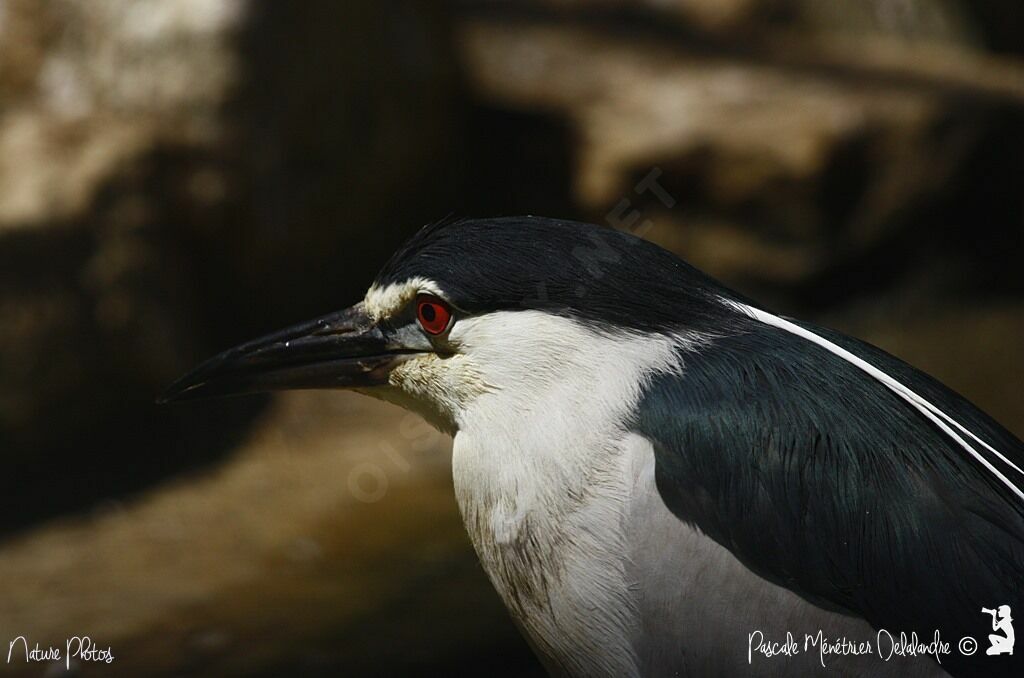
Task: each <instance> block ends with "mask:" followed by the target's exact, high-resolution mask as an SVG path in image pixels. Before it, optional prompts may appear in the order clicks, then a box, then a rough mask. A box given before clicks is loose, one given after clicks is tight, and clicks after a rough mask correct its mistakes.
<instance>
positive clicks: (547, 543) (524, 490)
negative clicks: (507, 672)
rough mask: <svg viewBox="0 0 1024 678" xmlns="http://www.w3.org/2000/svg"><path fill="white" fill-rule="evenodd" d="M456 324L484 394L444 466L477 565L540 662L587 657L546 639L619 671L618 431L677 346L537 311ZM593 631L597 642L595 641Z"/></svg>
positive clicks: (623, 605)
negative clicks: (588, 613)
mask: <svg viewBox="0 0 1024 678" xmlns="http://www.w3.org/2000/svg"><path fill="white" fill-rule="evenodd" d="M462 324H463V325H466V326H467V327H463V328H462V332H463V335H462V339H463V341H465V342H466V344H465V350H466V351H467V355H468V356H471V358H472V359H473V362H474V365H475V366H476V367H477V369H479V371H480V377H481V378H482V379H483V380H484V381H485V382H486V383H487V384H488V385H489V388H488V390H486V391H485V392H482V393H480V394H478V395H477V396H476V397H475V398H473V399H472V400H471V401H470V402H469V403H468V404H467V405H466V407H465V408H464V409H463V410H462V411H461V412H460V413H459V416H458V432H457V433H456V436H455V445H454V449H453V459H452V472H453V476H454V484H455V493H456V498H457V500H458V503H459V507H460V509H461V511H462V515H463V519H464V521H465V523H466V528H467V531H468V532H469V535H470V538H471V540H472V541H473V544H474V546H475V547H476V550H477V553H478V554H479V556H480V559H481V562H482V564H483V566H484V568H485V569H486V570H487V572H488V574H489V575H490V577H491V580H492V581H493V583H494V585H495V587H496V588H497V590H498V592H499V593H500V594H501V596H502V597H503V598H504V600H505V603H506V604H507V605H508V607H509V609H510V610H511V611H512V614H513V616H515V617H516V618H517V619H518V620H519V621H520V623H521V624H523V626H524V627H525V629H526V631H527V633H529V634H530V636H531V637H532V638H533V640H534V642H535V643H536V644H537V645H538V646H539V649H540V650H541V651H542V653H543V654H545V655H546V656H549V657H550V656H563V657H564V656H571V657H583V656H587V655H588V653H587V652H582V653H581V652H579V651H576V652H572V651H568V650H569V648H567V647H566V648H560V647H556V646H555V645H557V644H567V643H568V644H576V645H577V650H578V649H579V648H580V647H585V646H587V645H589V644H592V643H594V642H595V641H597V642H600V643H602V644H611V645H613V646H618V645H621V647H619V648H618V650H619V651H618V652H611V653H609V652H600V653H598V652H596V650H598V649H600V648H594V649H595V652H594V653H593V654H592V656H594V657H596V656H599V655H600V656H604V657H608V656H619V657H621V660H622V662H623V664H622V666H621V667H612V668H620V669H622V672H627V669H628V667H630V666H634V665H635V658H634V657H632V656H631V653H632V649H631V646H629V644H628V641H627V639H628V638H629V636H630V633H631V629H632V628H635V623H634V622H635V619H634V617H633V615H634V613H635V612H636V610H635V601H633V599H632V598H631V597H630V596H629V595H628V592H629V590H630V586H629V584H628V582H627V580H626V571H625V565H626V564H625V562H624V554H625V553H626V547H625V536H626V535H625V534H624V530H625V528H624V524H623V518H624V515H625V510H626V508H627V502H628V500H629V497H630V493H631V489H632V488H631V483H632V482H633V481H632V477H633V473H632V472H631V470H630V469H629V468H628V467H629V465H630V464H631V463H632V457H631V455H629V454H627V449H626V448H627V446H628V445H629V444H630V443H629V440H630V437H629V435H628V434H627V431H626V423H627V419H628V417H629V416H630V415H631V413H632V412H633V409H634V406H635V405H636V403H637V401H638V399H639V398H640V396H641V393H642V390H643V387H644V385H645V384H646V383H647V381H648V380H649V379H650V378H651V377H652V376H654V375H656V374H658V373H663V372H671V371H677V370H679V369H681V361H680V350H679V349H680V347H681V344H682V343H683V342H681V341H680V340H679V339H677V338H670V337H667V336H640V335H624V334H619V335H608V334H602V333H599V332H596V331H594V330H591V329H588V328H586V327H584V326H582V325H581V324H579V323H577V322H575V321H572V320H569V319H566V318H560V317H556V316H552V315H549V314H545V313H541V312H538V311H516V312H508V313H498V314H490V315H488V316H486V317H482V318H480V319H479V322H476V321H474V320H473V319H470V320H468V321H465V322H463V323H462ZM581 598H582V599H583V600H584V601H585V604H582V605H581V604H580V602H581V601H580V599H581ZM574 601H575V602H574ZM587 609H590V610H602V613H601V614H602V615H607V616H608V618H607V619H606V620H604V621H603V622H600V623H598V624H596V626H595V619H593V618H592V617H591V618H587V619H582V618H578V615H579V614H580V611H581V610H587ZM595 627H596V628H599V629H600V628H604V629H606V633H605V634H600V635H598V636H595V634H594V629H595ZM601 635H603V636H604V637H603V638H601V637H600V636H601ZM566 668H571V669H572V670H573V672H574V673H581V674H583V675H587V674H590V673H593V671H592V670H591V669H594V670H596V667H588V666H577V667H566ZM608 668H609V667H607V666H605V667H604V669H608ZM615 672H616V673H620V672H618V671H615Z"/></svg>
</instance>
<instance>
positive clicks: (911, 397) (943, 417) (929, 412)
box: [725, 300, 1024, 499]
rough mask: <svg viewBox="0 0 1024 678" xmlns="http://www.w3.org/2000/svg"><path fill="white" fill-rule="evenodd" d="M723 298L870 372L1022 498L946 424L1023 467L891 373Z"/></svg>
mask: <svg viewBox="0 0 1024 678" xmlns="http://www.w3.org/2000/svg"><path fill="white" fill-rule="evenodd" d="M725 301H726V303H729V304H731V305H732V306H733V307H734V308H736V309H738V310H740V311H742V312H744V313H746V314H747V315H749V316H750V317H752V318H754V319H756V320H759V321H761V322H763V323H765V324H766V325H771V326H773V327H778V328H779V329H782V330H785V331H786V332H790V333H791V334H795V335H797V336H798V337H802V338H804V339H806V340H807V341H810V342H812V343H814V344H817V345H818V346H821V347H822V348H824V349H825V350H826V351H828V352H829V353H832V354H834V355H837V356H839V357H840V358H842V359H843V360H845V361H847V362H849V363H850V364H852V365H854V366H856V367H857V368H859V369H861V370H863V371H864V372H866V373H867V374H869V375H871V376H872V377H874V378H875V379H877V380H878V381H879V382H881V383H882V384H884V385H885V386H886V387H887V388H889V390H891V391H892V392H893V393H895V394H896V395H898V396H900V397H901V398H903V399H904V400H905V401H907V402H908V403H910V405H912V406H913V407H914V408H915V409H916V410H918V411H919V412H920V413H921V414H923V415H924V416H925V417H927V418H928V419H929V420H931V422H932V423H934V424H935V425H936V426H937V427H938V428H939V429H940V430H941V431H942V432H943V433H945V434H946V435H948V436H949V437H950V438H952V439H953V440H954V441H956V442H957V444H959V445H960V446H961V447H963V448H964V450H966V451H967V452H968V453H969V454H970V455H971V456H972V457H974V458H975V459H977V460H978V462H979V463H981V464H982V465H983V466H984V467H985V468H986V469H988V471H989V472H990V473H992V475H994V476H995V477H996V478H998V479H999V480H1000V481H1001V482H1002V483H1003V484H1004V485H1006V487H1008V488H1009V489H1010V490H1011V491H1012V492H1013V493H1014V494H1016V495H1017V496H1018V497H1020V498H1021V499H1024V492H1022V491H1021V489H1020V488H1018V487H1017V486H1016V485H1014V484H1013V482H1012V481H1011V480H1010V479H1009V478H1007V477H1006V476H1005V475H1004V474H1003V473H1002V472H1001V471H1000V470H999V469H997V468H996V467H995V466H994V465H993V464H992V463H991V462H989V460H988V459H986V458H985V457H984V456H982V455H981V453H979V452H978V451H977V450H976V449H974V448H973V447H971V445H970V444H968V443H967V441H966V440H964V439H963V438H962V437H960V436H959V435H958V434H957V433H956V432H955V431H953V429H951V428H950V427H949V425H950V424H951V425H952V426H954V427H955V428H957V429H958V430H959V431H960V432H961V433H966V434H967V435H968V436H970V437H971V438H972V439H974V441H975V442H978V443H981V444H982V445H983V446H984V447H985V448H986V449H988V450H989V451H990V452H992V453H993V454H995V455H996V457H998V458H999V459H1000V460H1001V461H1002V462H1003V463H1005V464H1007V465H1008V466H1010V467H1011V468H1013V469H1014V470H1016V471H1017V472H1018V473H1022V474H1024V470H1021V468H1020V467H1019V466H1017V465H1016V464H1014V463H1013V462H1012V461H1011V460H1010V459H1008V458H1007V457H1006V455H1004V454H1002V453H1001V452H999V451H998V450H996V449H995V448H993V447H992V446H991V445H989V444H988V443H986V442H984V441H983V440H981V439H980V438H978V436H976V435H974V434H973V433H971V432H970V431H969V430H967V429H966V428H965V427H964V426H963V425H962V424H960V423H959V422H958V421H956V420H954V419H953V418H952V417H950V416H949V415H948V414H946V413H945V412H943V411H942V410H940V409H939V408H938V407H936V406H935V405H934V404H933V403H931V402H929V401H928V400H926V399H925V398H923V397H921V396H920V395H918V394H917V393H915V392H914V391H912V390H910V389H909V388H908V387H907V386H904V385H903V384H902V383H900V382H899V381H897V380H896V379H893V378H892V377H891V376H889V375H888V374H886V373H885V372H883V371H881V370H880V369H878V368H877V367H875V366H874V365H872V364H870V363H869V362H867V361H865V360H863V359H861V358H858V357H857V356H855V355H854V354H852V353H850V352H849V351H847V350H846V349H844V348H842V347H841V346H837V345H836V344H834V343H832V342H831V341H829V340H827V339H825V338H824V337H821V336H819V335H817V334H815V333H813V332H810V331H808V330H805V329H804V328H802V327H800V326H799V325H796V324H794V323H791V322H789V321H788V320H785V319H783V318H780V317H778V316H776V315H772V314H771V313H767V312H766V311H762V310H760V309H756V308H753V307H752V306H747V305H746V304H739V303H735V302H730V301H728V300H725Z"/></svg>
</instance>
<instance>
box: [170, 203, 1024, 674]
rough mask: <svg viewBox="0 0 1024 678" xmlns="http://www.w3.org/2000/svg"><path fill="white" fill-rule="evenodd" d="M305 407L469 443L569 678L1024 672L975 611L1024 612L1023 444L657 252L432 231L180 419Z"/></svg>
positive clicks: (238, 363) (853, 344)
mask: <svg viewBox="0 0 1024 678" xmlns="http://www.w3.org/2000/svg"><path fill="white" fill-rule="evenodd" d="M288 388H349V389H355V390H358V391H360V392H363V393H366V394H368V395H373V396H376V397H379V398H383V399H386V400H390V401H393V402H396V403H398V404H400V405H402V406H403V407H406V408H408V409H410V410H414V411H416V412H419V413H421V414H422V415H423V416H424V417H426V418H427V419H428V420H429V421H430V422H432V423H433V424H434V425H435V426H436V427H437V428H439V429H441V430H443V431H447V432H448V433H451V434H452V435H453V436H454V438H455V442H454V449H453V459H452V472H453V476H454V485H455V492H456V495H457V499H458V504H459V507H460V509H461V512H462V516H463V519H464V521H465V524H466V529H467V530H468V532H469V536H470V538H471V540H472V542H473V545H474V546H475V548H476V550H477V553H478V554H479V557H480V560H481V562H482V563H483V566H484V568H485V569H486V571H487V573H488V575H489V576H490V578H491V581H492V582H493V583H494V586H495V588H496V589H497V590H498V593H499V594H500V595H501V597H502V598H503V599H504V601H505V603H506V605H507V606H508V608H509V610H510V611H511V614H512V616H513V617H514V618H515V620H516V622H517V623H518V624H519V625H520V626H521V628H522V629H523V630H524V631H525V633H526V635H527V636H528V638H529V639H530V641H531V642H532V644H533V646H534V648H535V649H536V650H537V652H538V654H539V655H540V656H541V658H542V659H543V661H544V662H545V664H546V665H547V666H548V667H549V668H550V669H551V670H552V671H553V672H556V673H566V674H572V675H579V676H597V675H606V676H626V675H655V676H662V675H684V674H685V675H698V676H700V675H728V676H739V675H750V674H756V675H806V674H807V673H808V672H811V671H819V672H822V671H823V672H825V673H826V674H828V675H832V674H836V675H851V674H855V675H868V676H877V675H901V676H902V675H931V674H935V673H941V672H943V671H948V672H950V673H952V674H954V675H1017V676H1022V675H1024V668H1022V663H1021V661H1020V659H1019V656H1020V655H1019V654H1018V655H1017V656H1014V655H1011V654H1008V653H1003V654H1001V655H998V656H989V655H988V654H987V653H986V648H987V646H988V643H987V641H986V640H985V639H986V636H987V634H988V633H989V632H990V631H991V630H992V629H991V628H990V626H989V620H988V618H987V617H985V615H984V614H983V613H982V612H981V610H982V608H998V607H999V606H1001V605H1006V606H1009V608H1010V609H1012V610H1014V611H1021V612H1024V594H1022V590H1024V589H1022V585H1024V492H1022V490H1021V487H1022V485H1024V483H1022V478H1021V475H1022V473H1024V472H1022V470H1021V467H1022V466H1024V445H1022V443H1021V442H1020V440H1018V439H1017V438H1015V437H1014V436H1013V435H1012V434H1010V433H1009V432H1008V431H1007V430H1006V429H1004V428H1003V427H1001V426H1000V425H999V424H997V423H996V422H995V421H993V420H992V419H991V418H989V417H988V416H986V415H985V414H984V413H982V412H981V411H979V410H978V409H977V408H976V407H974V406H972V405H971V404H970V403H969V402H967V401H966V400H964V399H963V398H962V397H960V396H958V395H957V394H955V393H953V392H952V391H951V390H949V389H948V388H946V387H944V386H943V385H941V384H940V383H938V382H937V381H935V380H934V379H931V378H930V377H928V376H926V375H924V374H922V373H921V372H918V371H917V370H915V369H914V368H912V367H910V366H908V365H907V364H905V363H903V362H901V361H899V360H897V359H896V358H894V357H892V356H890V355H888V354H887V353H885V352H883V351H881V350H879V349H877V348H874V347H872V346H869V345H867V344H865V343H862V342H860V341H857V340H855V339H851V338H849V337H846V336H844V335H842V334H839V333H837V332H833V331H830V330H826V329H822V328H819V327H815V326H812V325H810V324H808V323H804V322H800V321H797V320H792V319H789V318H783V317H781V316H778V315H775V314H773V313H771V312H769V311H767V310H765V309H763V308H761V307H759V306H758V305H756V304H754V303H752V302H750V301H748V300H745V299H743V298H741V297H740V296H738V295H737V294H735V293H734V292H731V291H730V290H728V289H726V288H725V287H723V286H722V285H720V284H719V283H717V282H715V281H714V280H712V279H710V278H708V277H707V276H706V275H704V274H702V273H700V272H699V271H697V270H695V269H694V268H692V267H690V266H689V265H687V264H685V263H684V262H682V261H681V260H679V259H678V258H677V257H675V256H674V255H672V254H670V253H669V252H667V251H665V250H662V249H660V248H658V247H656V246H654V245H652V244H650V243H647V242H645V241H643V240H640V239H638V238H635V237H632V236H630V235H627V234H624V233H621V232H618V231H614V230H611V229H602V228H598V227H595V226H587V225H583V224H576V223H568V222H563V221H554V220H549V219H541V218H534V217H525V218H507V219H489V220H466V221H458V222H454V223H445V224H440V225H436V226H432V227H428V228H425V229H424V230H422V231H420V232H419V233H418V234H417V235H416V236H414V237H413V238H412V239H411V240H410V241H409V242H408V243H407V244H406V245H405V246H403V247H402V248H401V249H400V250H399V251H398V252H397V253H396V254H395V255H394V256H393V257H392V259H391V260H390V261H389V262H388V263H387V265H385V267H384V269H383V271H381V273H380V274H379V276H378V277H377V279H376V281H375V282H374V283H373V285H372V286H371V287H370V289H369V291H368V292H367V293H366V297H365V298H364V299H363V300H362V301H361V302H359V303H358V304H356V305H355V306H353V307H351V308H349V309H347V310H345V311H341V312H339V313H334V314H331V315H328V316H325V317H323V318H320V319H317V320H314V321H312V322H308V323H305V324H302V325H299V326H297V327H293V328H290V329H287V330H284V331H282V332H279V333H277V334H273V335H270V336H268V337H264V338H262V339H258V340H256V341H253V342H250V343H247V344H243V345H242V346H239V347H237V348H233V349H231V350H229V351H226V352H225V353H222V354H221V355H219V356H217V357H215V358H213V359H212V360H210V361H208V362H207V363H205V364H204V365H202V366H200V367H199V368H198V369H197V370H195V371H194V372H192V373H191V374H189V375H187V376H185V377H184V378H183V379H181V380H180V381H178V382H177V383H176V384H174V385H173V386H172V387H171V389H170V391H169V392H168V394H167V395H166V399H170V400H175V399H183V398H191V397H194V396H206V395H220V394H229V393H244V392H254V391H264V390H272V389H288ZM325 482H329V481H325ZM1007 619H1009V617H1007ZM993 623H994V622H993ZM787 631H788V632H791V633H792V635H793V639H794V644H795V645H796V646H797V648H796V649H797V651H796V652H795V653H794V652H792V650H791V651H789V652H786V649H787V648H790V647H791V644H790V643H788V642H787V640H786V633H787ZM819 632H820V634H819ZM936 633H938V634H939V636H940V642H939V643H933V641H934V640H935V636H936ZM759 634H760V635H759ZM901 634H905V636H902V635H901ZM912 634H916V638H917V642H916V643H915V640H914V636H913V635H912ZM967 636H970V637H971V638H973V639H977V641H978V643H979V644H980V647H977V648H976V650H977V651H976V652H974V653H972V652H971V644H970V643H969V642H967V641H964V642H961V641H962V639H964V638H965V637H967ZM808 637H810V643H809V644H808ZM901 637H902V638H903V639H904V640H903V642H901ZM864 643H867V649H866V650H865V645H864ZM943 644H945V651H943ZM1011 644H1012V643H1011ZM844 648H846V649H844ZM858 648H859V651H857V649H858ZM769 655H774V656H769ZM780 655H784V656H780ZM886 655H888V657H886ZM914 655H917V656H914ZM936 660H938V661H936ZM939 662H941V663H939ZM822 664H824V666H825V667H826V668H824V669H822V668H821V665H822Z"/></svg>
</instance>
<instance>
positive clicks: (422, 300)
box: [416, 294, 452, 334]
mask: <svg viewBox="0 0 1024 678" xmlns="http://www.w3.org/2000/svg"><path fill="white" fill-rule="evenodd" d="M416 319H417V320H418V321H419V323H420V327H422V328H423V330H424V331H425V332H426V333H427V334H441V333H442V332H444V331H445V330H447V329H448V326H449V325H451V322H452V310H451V308H449V307H448V304H446V303H444V302H443V301H441V300H440V299H438V298H437V297H434V296H431V295H428V294H421V295H420V296H418V297H416Z"/></svg>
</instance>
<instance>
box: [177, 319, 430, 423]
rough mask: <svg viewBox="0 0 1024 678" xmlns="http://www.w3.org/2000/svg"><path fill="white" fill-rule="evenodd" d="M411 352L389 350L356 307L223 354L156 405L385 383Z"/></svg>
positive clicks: (212, 359) (214, 358)
mask: <svg viewBox="0 0 1024 678" xmlns="http://www.w3.org/2000/svg"><path fill="white" fill-rule="evenodd" d="M412 352H413V351H410V350H409V349H405V348H402V347H397V346H394V345H391V342H390V341H389V340H388V338H387V337H386V336H385V334H384V333H383V332H382V331H381V330H380V328H379V327H377V325H376V324H375V323H373V322H372V321H371V319H370V318H369V317H368V316H367V315H366V314H365V313H364V312H363V310H362V308H361V305H356V306H353V307H351V308H349V309H346V310H344V311H339V312H337V313H332V314H330V315H325V316H323V317H321V318H317V319H316V320H311V321H309V322H305V323H302V324H299V325H295V326H294V327H290V328H288V329H285V330H281V331H279V332H275V333H273V334H270V335H267V336H265V337H261V338H260V339H256V340H254V341H250V342H246V343H244V344H242V345H241V346H236V347H235V348H232V349H229V350H227V351H224V352H223V353H221V354H220V355H217V356H214V357H213V358H211V359H209V360H207V361H206V362H204V363H203V364H202V365H200V366H199V367H197V368H196V369H194V370H192V371H191V372H189V373H188V374H186V375H185V376H183V377H182V378H181V379H178V380H177V381H176V382H174V383H173V384H172V385H171V386H170V388H168V389H167V391H165V392H164V393H163V395H161V396H160V397H159V398H158V399H157V402H159V403H166V402H172V401H177V400H191V399H193V398H207V397H215V396H226V395H241V394H246V393H260V392H264V391H277V390H284V389H320V388H359V387H365V386H374V385H379V384H384V383H386V382H387V379H388V373H389V372H390V371H391V368H392V367H394V365H395V364H396V363H397V362H399V361H401V360H402V359H403V357H404V356H408V355H409V354H410V353H412Z"/></svg>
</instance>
